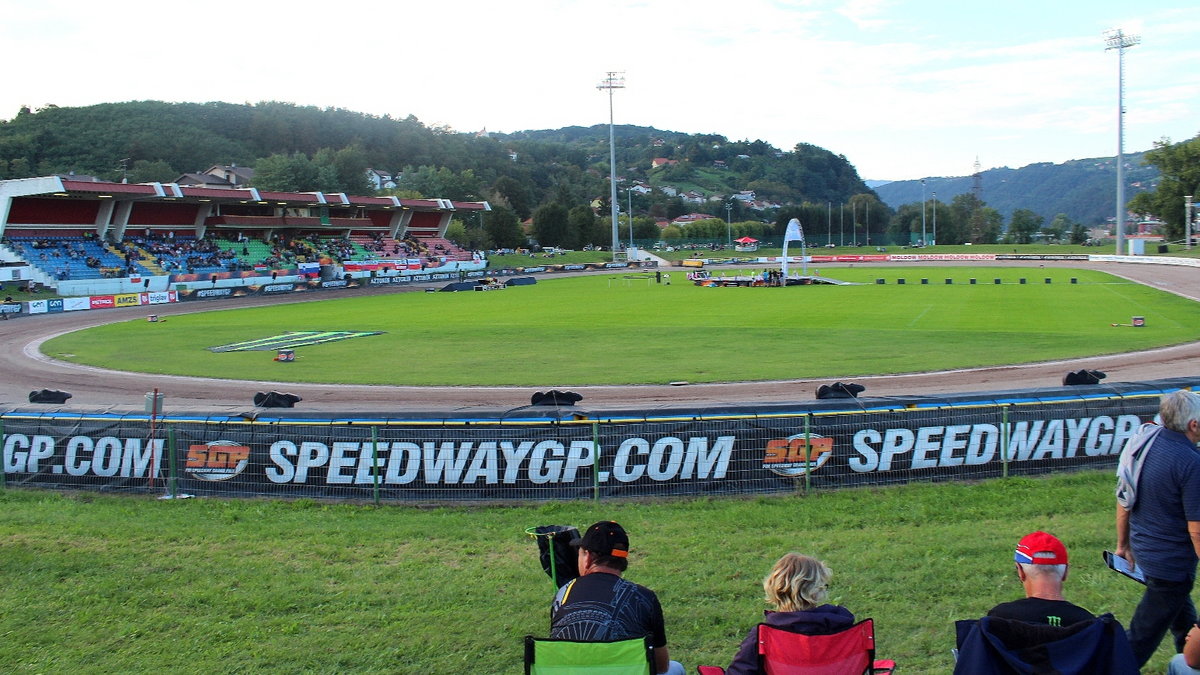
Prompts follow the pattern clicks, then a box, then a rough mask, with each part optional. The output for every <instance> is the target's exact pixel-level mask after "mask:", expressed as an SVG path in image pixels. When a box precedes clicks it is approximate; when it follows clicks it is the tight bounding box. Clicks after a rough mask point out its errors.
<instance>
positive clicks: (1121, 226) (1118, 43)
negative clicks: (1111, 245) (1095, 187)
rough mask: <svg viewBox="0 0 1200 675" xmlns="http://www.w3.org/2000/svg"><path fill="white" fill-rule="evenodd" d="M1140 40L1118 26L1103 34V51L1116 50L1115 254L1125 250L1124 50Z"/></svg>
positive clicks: (1140, 39) (1139, 37)
mask: <svg viewBox="0 0 1200 675" xmlns="http://www.w3.org/2000/svg"><path fill="white" fill-rule="evenodd" d="M1141 41H1142V38H1141V36H1138V35H1126V34H1125V33H1124V31H1122V30H1121V29H1120V28H1116V29H1113V30H1110V31H1108V32H1107V33H1105V35H1104V45H1105V47H1104V51H1109V50H1111V49H1115V50H1117V255H1121V254H1123V253H1124V252H1125V50H1126V49H1127V48H1129V47H1133V46H1134V45H1136V44H1138V43H1139V42H1141Z"/></svg>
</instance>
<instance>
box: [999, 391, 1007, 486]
mask: <svg viewBox="0 0 1200 675" xmlns="http://www.w3.org/2000/svg"><path fill="white" fill-rule="evenodd" d="M1008 406H1009V404H1007V403H1005V404H1004V406H1003V407H1001V408H1000V466H1001V473H1000V475H1001V477H1003V478H1008V432H1009V429H1008Z"/></svg>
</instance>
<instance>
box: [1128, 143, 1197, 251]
mask: <svg viewBox="0 0 1200 675" xmlns="http://www.w3.org/2000/svg"><path fill="white" fill-rule="evenodd" d="M1145 161H1146V163H1147V164H1152V165H1154V166H1156V167H1158V170H1159V172H1160V174H1161V178H1160V180H1159V183H1158V188H1157V189H1156V190H1155V191H1154V192H1142V193H1140V194H1138V195H1136V196H1134V198H1133V199H1132V200H1130V202H1129V210H1130V211H1134V212H1137V213H1144V214H1152V215H1154V216H1157V217H1158V218H1159V219H1161V220H1162V221H1163V222H1165V223H1166V224H1167V237H1168V239H1182V238H1183V221H1184V214H1185V211H1186V207H1185V206H1184V199H1183V198H1184V197H1185V196H1187V195H1191V196H1192V198H1193V200H1194V201H1195V200H1197V198H1198V197H1200V136H1197V137H1196V138H1193V139H1192V140H1190V141H1185V142H1183V143H1175V144H1172V143H1171V141H1170V140H1169V139H1163V140H1161V141H1159V142H1157V143H1155V144H1154V149H1153V150H1150V151H1149V152H1147V153H1146V157H1145Z"/></svg>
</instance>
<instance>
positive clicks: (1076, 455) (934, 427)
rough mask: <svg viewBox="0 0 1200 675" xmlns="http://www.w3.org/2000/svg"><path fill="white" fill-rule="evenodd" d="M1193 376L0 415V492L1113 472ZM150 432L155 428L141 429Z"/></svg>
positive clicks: (701, 487) (729, 488)
mask: <svg viewBox="0 0 1200 675" xmlns="http://www.w3.org/2000/svg"><path fill="white" fill-rule="evenodd" d="M1196 384H1200V380H1195V379H1183V378H1180V379H1173V380H1159V381H1156V382H1151V383H1134V384H1125V385H1114V386H1102V385H1096V386H1084V387H1063V388H1061V389H1059V388H1056V389H1053V390H1044V389H1043V390H1031V391H1026V392H1002V393H1000V394H996V393H992V394H986V393H985V394H974V395H959V396H950V397H909V398H886V399H881V398H872V399H838V400H825V401H813V402H808V403H794V404H783V403H780V404H766V405H762V406H754V407H744V406H743V407H739V406H730V407H727V408H720V407H715V408H706V409H703V410H680V409H658V410H653V411H645V410H641V411H587V410H585V409H575V408H571V407H561V408H553V407H552V408H548V409H544V408H536V407H529V408H523V409H520V412H519V414H514V413H513V411H508V412H506V413H497V414H496V415H494V416H488V415H479V416H476V417H471V418H455V419H451V418H445V417H439V416H437V415H433V414H412V415H396V416H382V417H379V418H374V419H365V418H364V419H344V418H333V417H324V418H322V417H320V416H316V414H315V413H310V414H308V415H311V416H306V415H301V416H298V417H270V416H268V415H267V414H265V412H259V413H258V414H256V415H238V416H213V417H197V416H172V415H170V414H165V415H161V416H158V417H157V419H156V420H152V419H151V418H150V417H149V416H148V415H143V414H138V415H133V414H130V415H113V414H100V413H97V414H88V413H78V412H65V411H61V410H58V411H51V412H41V411H37V410H30V409H21V410H12V411H9V412H6V413H4V414H2V415H0V437H2V440H3V451H4V454H3V476H2V477H0V480H2V481H4V482H3V483H0V486H4V485H6V486H8V487H16V486H20V487H36V488H51V489H80V490H92V491H105V492H130V493H145V494H162V495H164V496H167V497H181V496H212V497H271V498H319V499H331V500H339V499H340V500H354V501H359V502H362V501H366V502H374V503H384V502H393V503H397V502H427V501H495V502H502V501H508V500H517V501H528V500H587V499H592V500H602V499H610V498H626V497H662V496H689V495H690V496H696V495H737V494H767V493H808V492H810V491H815V490H826V489H834V488H845V487H852V486H868V485H888V484H898V483H907V482H912V481H932V480H979V479H986V478H998V477H1006V476H1017V475H1030V474H1039V473H1048V472H1054V471H1064V470H1074V469H1079V468H1091V467H1111V466H1115V464H1116V460H1117V456H1118V454H1119V453H1120V450H1121V448H1122V446H1123V445H1124V443H1125V441H1126V439H1128V438H1129V437H1130V436H1131V435H1133V433H1134V432H1135V431H1136V430H1137V427H1138V425H1139V424H1141V423H1142V422H1145V421H1149V420H1151V419H1152V418H1153V417H1154V415H1155V414H1156V413H1157V411H1158V403H1159V398H1160V396H1161V395H1162V394H1164V393H1168V392H1170V391H1174V390H1175V389H1180V388H1190V387H1192V386H1194V385H1196ZM152 422H153V424H152Z"/></svg>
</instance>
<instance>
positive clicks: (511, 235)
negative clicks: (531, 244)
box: [483, 206, 525, 248]
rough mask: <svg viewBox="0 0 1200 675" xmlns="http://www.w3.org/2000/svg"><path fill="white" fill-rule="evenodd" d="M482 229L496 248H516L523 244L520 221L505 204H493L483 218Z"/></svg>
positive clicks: (523, 235)
mask: <svg viewBox="0 0 1200 675" xmlns="http://www.w3.org/2000/svg"><path fill="white" fill-rule="evenodd" d="M483 229H484V230H485V231H487V233H488V236H489V237H491V238H492V243H493V244H494V245H495V246H496V247H498V248H517V247H518V246H524V245H525V233H524V232H523V231H522V230H521V221H520V220H518V219H517V214H516V213H514V212H513V210H512V209H510V208H508V207H505V206H493V207H492V210H491V212H490V213H488V214H486V215H485V216H484V218H483Z"/></svg>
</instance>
